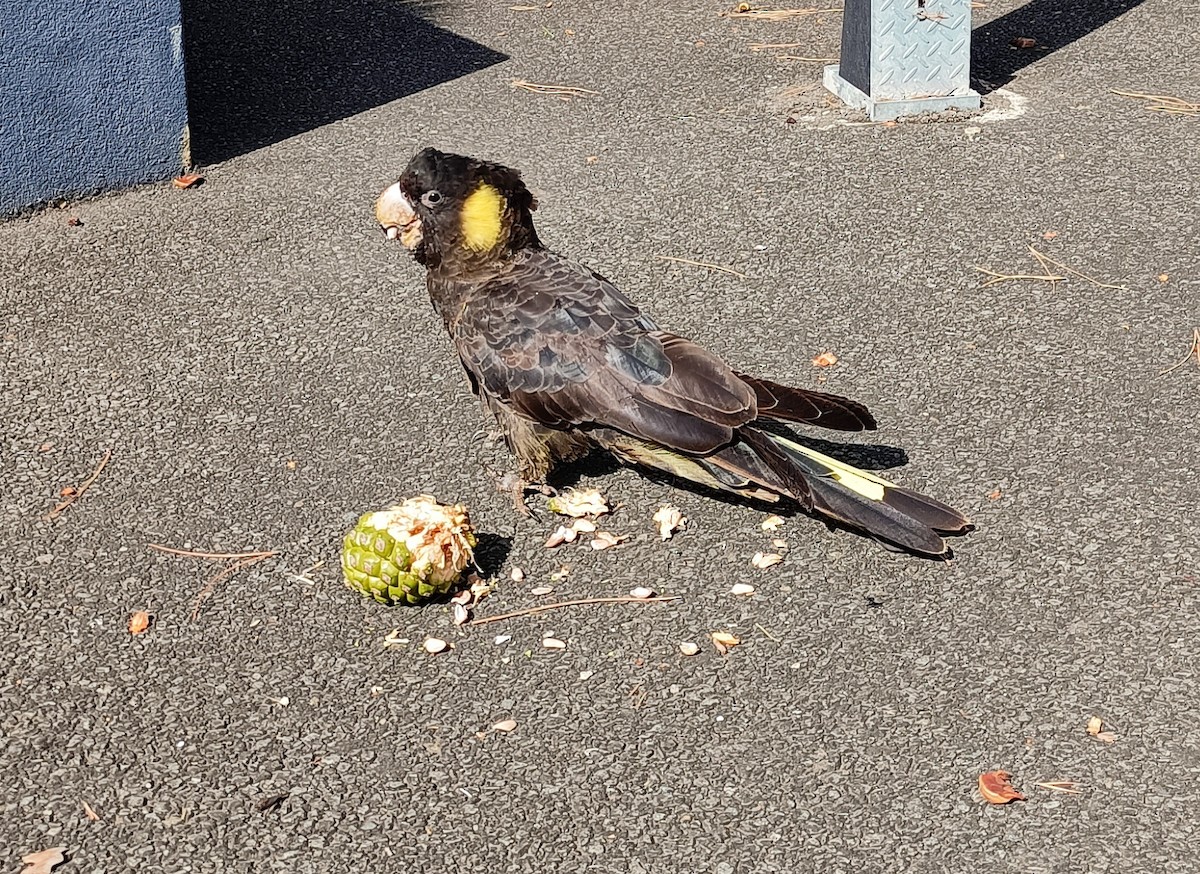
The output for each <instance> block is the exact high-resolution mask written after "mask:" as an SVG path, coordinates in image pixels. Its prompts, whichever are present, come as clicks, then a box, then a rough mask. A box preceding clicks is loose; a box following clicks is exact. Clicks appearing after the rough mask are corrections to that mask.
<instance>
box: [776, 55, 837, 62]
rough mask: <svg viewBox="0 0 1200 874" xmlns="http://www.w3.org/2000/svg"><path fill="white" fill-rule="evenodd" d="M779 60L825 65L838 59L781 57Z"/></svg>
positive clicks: (796, 56)
mask: <svg viewBox="0 0 1200 874" xmlns="http://www.w3.org/2000/svg"><path fill="white" fill-rule="evenodd" d="M778 59H779V60H781V61H811V62H812V63H814V64H825V63H829V62H830V61H836V60H837V58H806V57H803V56H801V55H780V56H779V58H778Z"/></svg>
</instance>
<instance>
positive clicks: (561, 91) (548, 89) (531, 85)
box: [512, 79, 600, 97]
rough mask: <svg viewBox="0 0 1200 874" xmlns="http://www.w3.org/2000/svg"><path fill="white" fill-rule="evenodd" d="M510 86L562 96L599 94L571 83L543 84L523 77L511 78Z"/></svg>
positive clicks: (536, 92) (537, 92)
mask: <svg viewBox="0 0 1200 874" xmlns="http://www.w3.org/2000/svg"><path fill="white" fill-rule="evenodd" d="M512 86H513V87H514V88H520V89H521V90H523V91H532V92H533V93H534V94H557V95H559V96H562V97H583V96H584V95H587V94H599V93H600V92H599V91H589V90H588V89H587V88H576V87H574V86H572V85H544V84H540V83H538V82H526V81H525V80H524V79H513V81H512Z"/></svg>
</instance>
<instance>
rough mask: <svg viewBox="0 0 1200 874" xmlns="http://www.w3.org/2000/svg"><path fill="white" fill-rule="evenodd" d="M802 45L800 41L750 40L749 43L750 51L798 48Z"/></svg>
mask: <svg viewBox="0 0 1200 874" xmlns="http://www.w3.org/2000/svg"><path fill="white" fill-rule="evenodd" d="M802 45H804V43H802V42H752V43H750V51H752V52H765V51H769V50H770V49H798V48H800V46H802Z"/></svg>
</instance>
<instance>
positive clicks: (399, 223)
mask: <svg viewBox="0 0 1200 874" xmlns="http://www.w3.org/2000/svg"><path fill="white" fill-rule="evenodd" d="M375 218H376V219H377V220H378V221H379V224H380V226H381V227H382V228H383V230H384V231H385V232H386V233H387V237H388V239H389V240H395V239H397V238H399V240H400V242H401V243H402V244H403V245H404V247H405V248H406V249H415V248H416V247H417V246H418V245H420V243H421V219H420V218H419V217H418V216H417V213H416V212H415V211H414V210H413V208H412V204H411V203H409V202H408V198H407V197H405V196H404V192H403V191H401V190H400V183H399V182H397V183H396V184H394V185H390V186H388V188H387V190H385V191H384V192H383V194H381V195H379V199H378V200H377V201H375Z"/></svg>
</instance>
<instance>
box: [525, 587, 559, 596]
mask: <svg viewBox="0 0 1200 874" xmlns="http://www.w3.org/2000/svg"><path fill="white" fill-rule="evenodd" d="M553 591H554V589H552V588H551V587H550V586H534V587H533V588H532V589H530V590H529V594H531V595H549V594H550V593H551V592H553Z"/></svg>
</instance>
